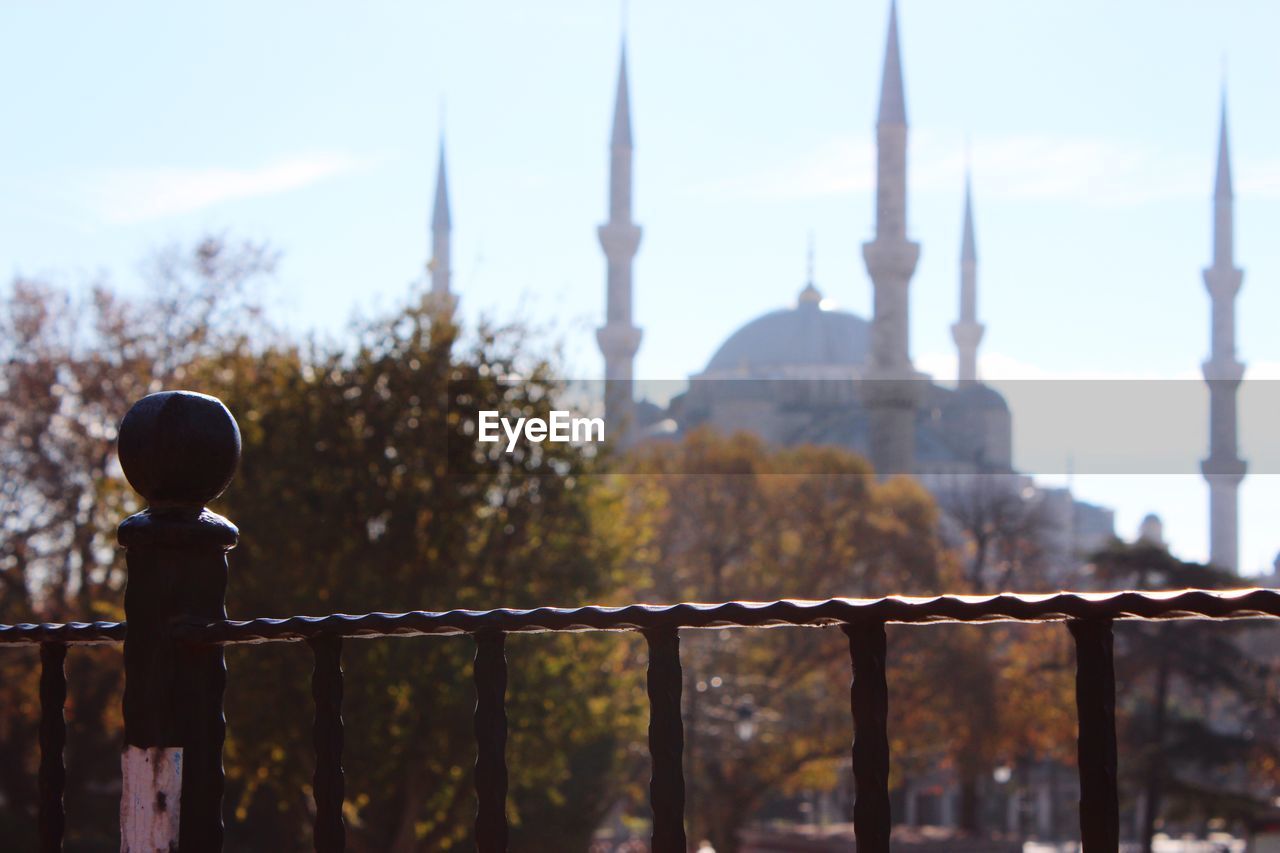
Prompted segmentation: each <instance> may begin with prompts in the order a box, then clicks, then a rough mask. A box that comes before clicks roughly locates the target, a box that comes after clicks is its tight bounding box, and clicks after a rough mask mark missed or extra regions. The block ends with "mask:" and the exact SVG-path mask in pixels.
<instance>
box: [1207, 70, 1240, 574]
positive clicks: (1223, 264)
mask: <svg viewBox="0 0 1280 853" xmlns="http://www.w3.org/2000/svg"><path fill="white" fill-rule="evenodd" d="M1220 122H1221V123H1220V125H1219V128H1218V164H1217V174H1216V177H1215V180H1214V188H1213V265H1212V266H1210V267H1208V268H1207V269H1206V270H1205V271H1204V284H1205V288H1206V289H1207V290H1208V291H1209V300H1210V304H1211V306H1212V321H1211V324H1210V344H1209V360H1208V361H1206V362H1205V363H1204V365H1203V366H1202V368H1203V372H1204V379H1205V382H1206V383H1207V384H1208V386H1209V456H1208V458H1206V459H1205V460H1204V461H1203V462H1202V463H1200V470H1201V472H1202V473H1203V474H1204V478H1205V480H1206V481H1207V482H1208V484H1209V561H1210V562H1211V563H1213V564H1214V565H1216V566H1219V567H1220V568H1224V569H1230V570H1231V571H1239V568H1240V566H1239V562H1240V560H1239V537H1240V534H1239V489H1240V481H1241V480H1243V479H1244V474H1245V470H1246V467H1247V466H1246V464H1245V461H1244V460H1243V459H1241V458H1240V454H1239V446H1238V444H1237V441H1236V438H1237V436H1236V432H1237V430H1236V392H1237V391H1238V390H1239V387H1240V381H1241V379H1243V378H1244V364H1242V363H1241V362H1240V361H1238V360H1237V359H1236V317H1235V310H1236V309H1235V299H1236V294H1238V293H1239V292H1240V285H1241V283H1242V282H1243V280H1244V270H1241V269H1239V268H1237V267H1236V265H1235V221H1234V210H1233V207H1234V204H1235V202H1234V198H1233V195H1232V189H1231V153H1230V150H1229V145H1228V138H1227V96H1226V92H1225V90H1224V91H1223V94H1222V115H1221V119H1220Z"/></svg>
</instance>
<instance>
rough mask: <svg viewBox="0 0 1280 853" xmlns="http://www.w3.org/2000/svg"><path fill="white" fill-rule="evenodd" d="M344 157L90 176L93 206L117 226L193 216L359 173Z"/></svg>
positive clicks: (299, 157) (350, 159)
mask: <svg viewBox="0 0 1280 853" xmlns="http://www.w3.org/2000/svg"><path fill="white" fill-rule="evenodd" d="M364 165H365V162H364V161H362V160H360V159H358V158H355V157H352V156H350V155H346V154H339V153H324V152H321V153H314V154H301V155H297V156H294V157H290V158H287V159H284V160H279V161H276V162H274V163H269V164H267V165H265V166H260V167H258V168H252V169H228V168H197V169H186V168H172V167H159V168H140V169H112V170H110V171H107V172H105V173H103V174H101V175H98V176H97V177H94V178H90V179H89V181H88V185H89V187H90V205H91V207H92V208H93V210H94V211H95V212H96V213H97V215H98V216H99V217H100V218H101V219H103V220H105V221H106V222H109V223H111V224H113V225H131V224H135V223H138V222H146V221H150V220H155V219H162V218H164V217H168V216H176V215H179V214H183V213H192V212H194V211H197V210H202V209H204V208H207V207H211V206H213V205H216V204H222V203H224V202H228V201H240V200H243V199H249V198H261V197H263V196H270V195H277V194H280V193H285V192H291V191H293V190H298V189H302V188H304V187H308V186H312V185H314V184H317V183H320V182H321V181H325V180H328V179H330V178H333V177H336V176H339V175H343V174H349V173H351V172H354V171H357V170H358V169H360V168H362V167H363V166H364Z"/></svg>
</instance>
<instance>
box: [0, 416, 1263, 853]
mask: <svg viewBox="0 0 1280 853" xmlns="http://www.w3.org/2000/svg"><path fill="white" fill-rule="evenodd" d="M238 454H239V433H238V430H237V428H236V425H235V421H234V419H232V418H231V415H230V413H229V412H227V410H226V409H225V407H223V406H222V404H221V403H220V402H218V401H217V400H215V399H213V398H210V397H204V396H201V395H195V394H188V393H184V392H166V393H163V394H155V395H151V396H150V397H147V398H144V399H143V400H142V401H140V402H139V403H138V404H137V405H135V406H134V408H133V409H131V410H130V413H129V415H127V416H126V418H125V420H124V422H123V423H122V425H121V431H120V457H121V463H122V465H123V467H124V470H125V473H126V475H127V476H128V478H129V481H130V483H132V484H133V485H134V487H135V488H136V489H137V490H138V491H139V493H140V494H142V495H143V497H145V498H147V500H148V502H149V504H150V506H149V508H148V509H147V510H145V511H143V512H142V513H139V514H137V515H134V516H131V517H130V518H129V519H127V520H126V521H125V522H124V523H123V524H122V525H121V527H120V542H121V544H122V545H123V546H124V547H125V548H126V553H127V561H128V570H129V585H128V589H127V592H126V597H125V612H126V618H127V620H128V626H127V627H126V623H124V622H93V623H70V624H41V625H32V624H20V625H0V644H11V645H13V644H27V645H32V644H35V645H39V646H40V660H41V674H40V714H41V717H40V751H41V758H40V771H39V773H40V779H39V789H40V800H39V838H40V849H41V850H42V851H58V850H61V848H62V837H63V833H64V829H65V822H66V821H65V814H64V810H63V804H62V797H63V788H64V784H65V770H64V766H63V759H62V750H63V746H64V744H65V742H66V725H65V722H64V719H63V706H64V704H65V700H66V691H67V685H66V677H65V673H64V662H65V658H66V653H67V648H68V647H69V646H72V645H86V644H102V643H123V644H124V655H125V698H124V719H125V743H126V751H125V759H124V762H123V775H124V791H125V794H124V796H123V797H122V803H121V833H122V849H144V847H145V849H153V848H151V847H148V846H146V845H151V844H158V845H162V846H160V847H159V849H169V848H170V846H171V845H174V844H176V846H177V849H179V850H182V851H184V853H196V851H217V850H221V849H222V837H223V825H222V793H223V783H224V778H223V770H222V744H223V738H224V734H225V721H224V718H223V711H222V696H223V690H224V688H225V685H226V667H225V663H224V660H223V651H222V650H223V647H224V646H227V645H236V644H252V643H271V642H306V643H308V644H309V646H310V647H311V649H312V652H313V655H314V670H313V673H312V696H313V699H314V704H315V717H314V724H313V742H314V747H315V774H314V778H313V782H314V784H313V795H314V798H315V817H314V842H315V849H316V850H317V851H323V853H331V852H332V851H341V850H343V849H344V846H345V836H346V830H345V826H344V823H343V816H342V803H343V795H344V778H343V770H342V748H343V721H342V715H341V711H342V689H343V684H342V664H341V658H342V643H343V640H344V638H348V637H350V638H388V637H413V636H424V635H441V636H449V635H468V636H470V637H472V638H473V641H474V642H475V649H476V650H475V659H474V664H473V678H474V681H475V689H476V707H475V714H474V725H475V740H476V772H475V782H474V784H475V789H476V797H477V802H478V806H477V813H476V819H475V844H476V849H477V850H479V851H481V852H482V853H493V851H504V850H506V848H507V836H508V833H507V818H506V808H505V806H506V796H507V764H506V756H505V748H506V739H507V718H506V689H507V662H506V655H505V637H506V635H507V634H512V633H537V632H574V631H633V632H640V633H642V634H643V635H644V637H645V639H646V641H647V643H648V649H649V662H648V674H647V687H648V698H649V754H650V760H651V781H650V785H649V794H650V805H651V809H652V817H653V825H652V841H651V849H652V850H653V851H654V853H685V851H687V849H688V844H687V839H686V837H685V821H684V817H685V815H684V802H685V790H684V772H683V752H684V729H683V722H682V719H681V690H682V674H681V664H680V639H679V632H680V630H682V629H735V628H768V627H779V626H792V627H839V628H840V629H841V630H842V631H843V632H844V633H845V634H846V635H847V636H848V641H849V655H850V664H851V670H852V682H851V686H850V710H851V717H852V757H853V774H854V782H855V790H856V795H855V801H854V828H855V835H856V838H857V849H858V850H859V851H862V853H882V851H887V850H888V849H889V831H890V826H891V815H890V809H889V761H890V754H889V739H888V724H889V707H888V678H887V664H888V660H887V656H886V652H887V646H886V636H885V626H886V625H888V624H925V623H938V622H949V623H987V622H1055V621H1065V622H1066V624H1067V627H1068V629H1069V630H1070V632H1071V635H1072V637H1073V639H1074V641H1075V649H1076V680H1075V683H1076V709H1077V716H1078V741H1077V746H1078V759H1079V774H1080V791H1081V795H1080V830H1081V841H1082V846H1083V849H1084V850H1085V851H1087V853H1102V851H1117V850H1118V849H1119V822H1120V818H1119V797H1118V790H1117V754H1116V735H1115V674H1114V665H1113V652H1112V623H1113V622H1115V621H1119V620H1164V619H1210V620H1227V619H1257V618H1266V619H1277V618H1280V590H1274V589H1249V590H1228V591H1210V590H1182V591H1178V592H1133V591H1130V592H1107V593H1072V592H1061V593H1055V594H1050V595H1018V594H1012V593H1005V594H1001V595H992V596H965V595H943V596H938V597H934V598H916V597H904V596H891V597H887V598H880V599H847V598H837V599H830V600H826V601H795V600H787V601H773V602H746V601H732V602H725V603H718V604H693V603H685V604H673V605H643V604H633V605H629V606H626V607H577V608H555V607H540V608H535V609H532V610H486V611H474V610H453V611H448V612H427V611H414V612H409V613H366V614H362V615H347V614H331V615H328V616H290V617H287V618H282V619H266V618H264V619H251V620H246V621H238V620H229V619H227V618H226V614H225V611H224V607H223V598H224V594H225V590H226V576H227V575H226V568H227V564H226V552H227V551H228V550H230V548H232V547H234V545H235V543H236V537H237V532H236V529H235V527H234V526H233V525H232V524H231V523H230V522H228V521H227V520H226V519H223V518H221V517H220V516H217V515H215V514H213V513H210V512H209V511H208V510H206V509H204V504H205V503H206V502H208V501H209V500H212V499H213V498H215V497H217V495H218V494H220V493H221V492H222V490H223V489H225V488H226V486H227V485H228V484H229V482H230V479H231V474H232V473H233V471H234V468H235V464H236V460H237V459H238ZM174 750H181V754H180V757H179V759H178V762H177V767H179V768H180V770H179V772H178V773H176V774H172V775H171V777H166V775H165V773H164V772H159V771H158V768H159V769H161V770H162V769H163V768H166V767H170V766H172V765H171V763H166V762H171V758H170V754H171V753H172V752H173V751H174Z"/></svg>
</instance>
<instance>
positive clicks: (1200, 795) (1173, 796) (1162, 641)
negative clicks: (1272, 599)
mask: <svg viewBox="0 0 1280 853" xmlns="http://www.w3.org/2000/svg"><path fill="white" fill-rule="evenodd" d="M1095 563H1096V566H1097V572H1098V574H1099V576H1100V577H1102V578H1103V579H1104V580H1105V581H1106V582H1107V583H1108V584H1109V585H1112V586H1115V587H1126V586H1129V587H1136V588H1138V589H1181V588H1184V587H1195V588H1200V589H1221V588H1230V587H1236V586H1239V585H1240V578H1239V577H1238V576H1237V575H1235V574H1234V573H1233V572H1229V571H1225V570H1222V569H1219V568H1216V567H1214V566H1210V565H1205V564H1201V563H1194V562H1187V561H1183V560H1179V559H1178V558H1176V557H1174V556H1173V555H1171V554H1170V553H1169V552H1168V550H1167V549H1165V548H1164V547H1163V546H1161V545H1157V544H1154V543H1151V542H1146V541H1141V542H1138V543H1136V544H1123V543H1115V544H1114V545H1113V546H1112V547H1110V548H1108V549H1107V550H1105V551H1102V552H1101V553H1099V554H1097V555H1096V556H1095ZM1252 631H1265V632H1269V633H1270V634H1271V635H1272V636H1274V629H1273V628H1272V627H1271V626H1269V625H1260V626H1248V625H1243V626H1242V625H1221V624H1219V625H1200V624H1195V623H1191V622H1173V623H1158V624H1153V625H1124V626H1122V627H1121V628H1120V629H1119V630H1118V631H1117V637H1116V680H1117V682H1118V683H1120V684H1123V685H1125V688H1126V689H1125V690H1123V691H1121V692H1120V693H1119V695H1118V696H1117V699H1118V708H1117V711H1118V715H1119V716H1120V720H1119V724H1118V728H1119V734H1120V737H1121V739H1122V744H1121V751H1122V753H1123V754H1126V755H1132V756H1135V758H1136V760H1135V761H1132V762H1130V763H1128V765H1127V768H1128V773H1127V775H1128V776H1129V777H1130V784H1131V785H1132V786H1133V788H1134V789H1135V790H1138V791H1140V792H1141V795H1140V804H1141V833H1140V839H1139V840H1140V841H1141V842H1142V845H1143V850H1144V851H1145V852H1146V853H1149V851H1150V850H1151V849H1152V839H1153V837H1154V835H1155V833H1156V830H1157V829H1158V828H1159V827H1160V825H1161V824H1162V822H1166V821H1169V820H1172V819H1177V818H1183V819H1194V820H1197V821H1199V822H1200V823H1201V824H1202V825H1203V824H1206V823H1207V822H1208V820H1209V819H1211V818H1216V819H1219V820H1226V821H1231V822H1235V823H1237V824H1239V823H1241V822H1243V821H1244V820H1246V819H1248V818H1249V817H1251V816H1253V815H1254V814H1256V813H1257V812H1258V811H1259V810H1260V809H1262V808H1265V807H1266V806H1267V805H1268V802H1267V800H1268V798H1267V797H1265V796H1261V794H1262V793H1263V790H1264V787H1263V786H1264V785H1265V782H1263V780H1260V779H1259V778H1258V777H1257V776H1251V775H1250V773H1249V770H1248V768H1249V766H1250V764H1251V763H1254V764H1255V766H1257V767H1271V768H1274V767H1275V765H1276V746H1275V744H1274V742H1268V741H1267V740H1266V739H1263V738H1258V737H1256V736H1255V733H1256V732H1260V731H1266V729H1267V728H1268V726H1269V725H1273V724H1274V710H1273V708H1274V705H1275V701H1276V694H1275V692H1274V690H1275V683H1274V670H1273V665H1272V664H1270V663H1269V662H1267V661H1265V660H1259V659H1258V658H1256V657H1255V655H1254V654H1252V653H1251V652H1250V649H1249V647H1248V636H1247V635H1248V634H1249V633H1250V632H1252ZM1267 781H1268V782H1269V783H1270V786H1271V787H1273V788H1274V786H1275V783H1276V779H1275V778H1274V776H1273V777H1272V778H1271V779H1270V780H1267Z"/></svg>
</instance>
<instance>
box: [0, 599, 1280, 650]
mask: <svg viewBox="0 0 1280 853" xmlns="http://www.w3.org/2000/svg"><path fill="white" fill-rule="evenodd" d="M1067 619H1106V620H1111V621H1125V620H1168V619H1214V620H1218V619H1280V589H1272V588H1266V587H1247V588H1241V589H1227V590H1211V589H1182V590H1124V591H1112V592H1069V591H1063V592H1054V593H1016V592H1002V593H998V594H994V595H956V594H944V595H937V596H908V595H890V596H885V597H883V598H829V599H779V600H776V601H726V602H720V603H700V602H682V603H680V604H627V605H622V606H599V605H588V606H584V607H535V608H530V609H514V608H498V609H494V610H447V611H431V610H411V611H406V612H403V613H381V612H378V613H361V614H349V613H330V614H327V615H324V616H286V617H280V618H271V617H262V618H256V619H221V620H214V621H210V622H188V623H186V624H183V625H181V626H179V627H178V629H177V630H176V631H175V636H176V637H177V638H178V639H181V640H183V641H185V642H189V643H208V644H217V645H232V644H242V643H278V642H300V641H304V640H311V639H315V638H316V637H332V636H340V637H356V638H359V637H364V638H375V637H405V636H407V637H419V636H451V635H458V634H475V633H480V632H485V631H501V632H503V633H507V634H516V633H545V632H581V631H646V630H651V629H654V628H668V629H669V628H677V629H679V628H691V629H702V628H775V627H782V626H796V627H829V626H835V625H847V624H854V623H858V622H882V623H887V624H922V623H945V622H965V623H973V622H978V623H981V622H1061V621H1064V620H1067ZM126 633H127V625H126V623H124V622H68V623H41V624H31V623H22V624H17V625H0V643H26V644H38V643H68V644H70V643H76V644H91V643H119V642H123V640H124V638H125V634H126Z"/></svg>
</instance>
